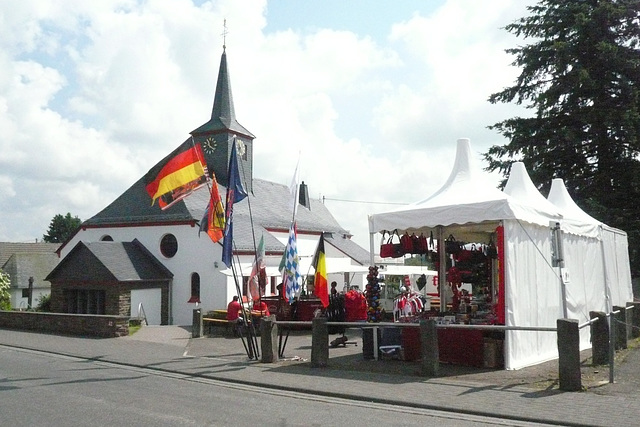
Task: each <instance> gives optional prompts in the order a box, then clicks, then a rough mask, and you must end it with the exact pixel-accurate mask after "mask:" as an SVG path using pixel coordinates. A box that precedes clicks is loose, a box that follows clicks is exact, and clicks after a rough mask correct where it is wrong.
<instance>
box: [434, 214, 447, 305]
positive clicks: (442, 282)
mask: <svg viewBox="0 0 640 427" xmlns="http://www.w3.org/2000/svg"><path fill="white" fill-rule="evenodd" d="M436 234H437V235H438V256H439V260H438V261H439V262H440V265H439V267H438V286H439V287H440V312H441V313H444V312H445V311H447V292H446V291H445V286H447V254H446V250H445V243H444V227H443V226H441V225H439V226H438V229H437V232H436Z"/></svg>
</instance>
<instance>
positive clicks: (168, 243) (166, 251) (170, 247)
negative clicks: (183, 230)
mask: <svg viewBox="0 0 640 427" xmlns="http://www.w3.org/2000/svg"><path fill="white" fill-rule="evenodd" d="M160 252H161V253H162V255H164V256H166V257H167V258H173V256H174V255H175V254H176V252H178V239H176V236H174V235H173V234H165V235H164V236H163V237H162V240H160Z"/></svg>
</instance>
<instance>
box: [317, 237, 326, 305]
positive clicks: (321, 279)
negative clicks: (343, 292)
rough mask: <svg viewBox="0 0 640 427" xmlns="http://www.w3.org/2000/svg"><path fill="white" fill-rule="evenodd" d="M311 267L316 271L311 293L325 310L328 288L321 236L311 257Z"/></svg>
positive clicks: (322, 238)
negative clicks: (318, 299)
mask: <svg viewBox="0 0 640 427" xmlns="http://www.w3.org/2000/svg"><path fill="white" fill-rule="evenodd" d="M313 267H314V268H315V270H316V275H315V277H314V279H313V293H314V294H315V295H316V296H317V297H318V298H320V301H322V306H323V307H325V308H326V307H327V306H328V305H329V287H328V286H327V264H326V259H325V253H324V236H323V235H320V241H319V242H318V249H317V250H316V254H315V255H314V257H313Z"/></svg>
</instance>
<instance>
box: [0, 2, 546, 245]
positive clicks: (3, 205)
mask: <svg viewBox="0 0 640 427" xmlns="http://www.w3.org/2000/svg"><path fill="white" fill-rule="evenodd" d="M532 4H534V1H532V0H531V1H530V0H527V1H523V0H491V1H477V0H430V1H424V0H403V1H401V2H398V1H391V0H342V1H339V0H323V1H319V0H316V1H311V0H213V1H198V0H146V1H136V0H113V1H110V0H92V1H90V2H89V1H86V0H66V1H64V2H56V1H52V0H48V1H47V0H8V1H3V2H0V130H1V131H0V241H11V242H33V241H36V239H37V240H38V241H40V240H41V239H42V236H43V235H44V234H46V232H47V230H48V227H49V223H50V221H51V219H52V218H53V217H54V216H55V215H56V214H63V215H64V214H66V213H67V212H70V213H71V214H72V215H73V216H78V217H80V219H82V220H86V219H89V218H90V217H92V216H93V215H95V214H96V213H98V212H99V211H101V210H102V209H103V208H104V207H106V206H107V205H108V204H109V203H111V202H112V201H113V200H114V199H115V198H116V197H118V196H119V195H120V194H122V193H123V192H124V191H125V190H126V189H127V188H129V187H130V186H131V185H132V184H133V183H134V182H135V181H137V180H138V179H139V178H140V177H141V176H142V175H143V174H145V173H146V172H147V171H148V170H149V169H150V168H151V167H152V166H153V165H154V164H156V163H157V162H158V161H159V160H161V159H162V158H163V157H164V156H166V155H167V154H168V153H169V152H171V151H172V150H173V149H174V148H175V147H177V146H178V145H179V144H180V143H181V142H182V141H184V140H185V139H186V138H187V137H188V135H189V132H191V131H192V130H194V129H196V128H197V127H199V126H200V125H202V124H203V123H205V122H206V121H208V119H209V118H210V116H211V107H212V103H213V95H214V92H215V84H216V79H217V73H218V67H219V63H220V56H221V54H222V50H223V44H226V52H227V61H228V67H229V74H230V80H231V87H232V92H233V97H234V103H235V111H236V117H237V119H238V121H239V122H240V123H241V124H242V125H243V126H244V127H245V128H247V129H248V130H249V131H251V132H252V133H253V134H254V135H255V136H256V139H255V140H254V150H255V153H254V176H255V177H258V178H262V179H267V180H270V181H274V182H278V183H281V184H284V185H287V186H288V185H289V184H290V182H291V179H292V177H293V174H294V170H295V165H296V162H297V161H298V158H299V160H300V180H301V181H304V182H305V183H306V184H307V186H308V189H309V193H310V197H312V198H317V199H321V200H324V201H325V204H326V206H327V207H328V209H329V210H330V211H331V213H332V214H333V215H334V217H335V218H336V220H337V221H338V222H339V223H340V224H341V225H342V226H343V227H344V228H345V229H346V230H348V231H350V232H351V233H352V234H353V235H354V237H353V239H354V240H355V241H356V242H357V243H359V244H360V245H361V246H363V247H364V248H365V249H367V250H368V249H369V232H368V224H367V216H368V215H370V214H373V213H379V212H386V211H390V210H393V209H397V208H398V207H400V206H401V205H402V204H408V203H412V202H416V201H418V200H422V199H425V198H426V197H428V196H429V195H431V194H433V193H434V192H435V191H437V190H438V189H439V188H440V187H441V186H442V184H444V182H445V181H446V179H447V177H448V175H449V173H450V171H451V167H452V166H453V162H454V156H455V150H456V140H457V139H458V138H470V140H471V148H472V151H473V154H474V160H475V162H476V166H477V167H478V168H482V167H485V166H486V164H485V163H484V162H483V161H482V159H481V153H483V152H485V151H486V150H487V149H488V148H489V147H490V146H492V145H496V144H498V145H501V144H504V143H506V142H507V141H506V140H505V139H504V138H503V137H502V136H501V135H499V134H498V133H497V132H496V131H492V130H489V129H488V128H487V126H489V125H492V124H495V123H497V122H499V121H501V120H504V119H506V118H510V117H514V116H516V115H526V114H527V111H528V110H526V109H524V108H523V107H522V106H517V105H512V104H511V105H510V104H497V105H492V104H490V103H489V102H488V101H487V99H488V97H489V95H491V94H492V93H495V92H498V91H500V90H501V89H503V88H504V87H507V86H510V85H511V84H512V83H513V82H514V81H515V79H516V78H517V76H518V74H519V69H518V68H516V67H513V66H511V63H512V62H513V60H514V57H513V56H510V55H508V54H507V53H505V49H508V48H513V47H516V46H518V45H523V44H525V43H526V41H525V40H522V39H516V38H515V36H513V35H512V34H510V33H508V32H507V31H506V30H504V28H503V27H504V26H505V25H507V24H509V23H511V22H513V21H514V20H516V19H517V18H520V17H523V16H526V15H527V14H528V13H527V10H526V6H527V5H532ZM225 20H226V36H224V38H223V33H225V30H224V22H225ZM485 178H486V180H487V183H488V185H497V184H498V181H499V178H500V177H498V176H497V175H495V174H491V175H490V174H487V175H486V177H485ZM283 208H285V209H286V207H283ZM375 244H376V245H377V240H376V241H375Z"/></svg>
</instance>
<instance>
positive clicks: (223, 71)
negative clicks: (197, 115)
mask: <svg viewBox="0 0 640 427" xmlns="http://www.w3.org/2000/svg"><path fill="white" fill-rule="evenodd" d="M226 130H230V131H233V132H237V133H240V134H242V135H246V136H249V137H251V138H255V137H254V135H253V134H252V133H251V132H249V131H248V130H247V129H246V128H245V127H244V126H242V125H241V124H240V123H238V121H237V120H236V112H235V108H234V106H233V95H232V94H231V84H230V83H229V71H228V70H227V52H226V50H223V51H222V58H221V59H220V69H219V70H218V82H217V84H216V94H215V96H214V99H213V109H212V110H211V119H210V120H209V121H208V122H207V123H205V124H203V125H202V126H200V127H199V128H197V129H195V130H193V131H192V132H191V133H192V134H197V133H206V132H214V133H215V132H217V131H226Z"/></svg>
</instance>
